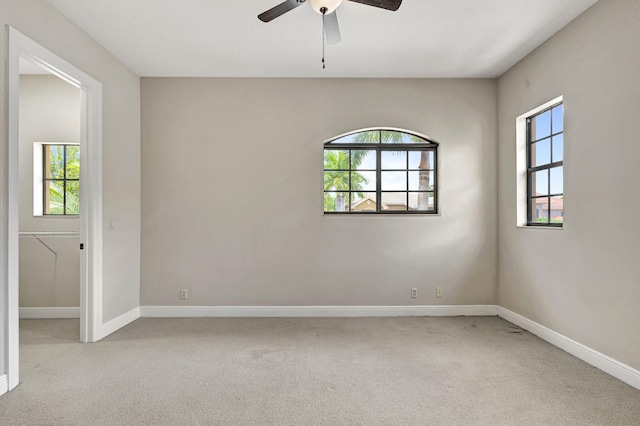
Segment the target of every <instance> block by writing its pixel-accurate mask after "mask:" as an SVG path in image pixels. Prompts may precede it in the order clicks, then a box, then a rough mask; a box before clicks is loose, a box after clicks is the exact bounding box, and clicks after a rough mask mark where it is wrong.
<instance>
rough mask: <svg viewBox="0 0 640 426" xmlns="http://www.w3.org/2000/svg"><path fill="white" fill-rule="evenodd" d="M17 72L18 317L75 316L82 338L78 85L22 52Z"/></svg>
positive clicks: (72, 332)
mask: <svg viewBox="0 0 640 426" xmlns="http://www.w3.org/2000/svg"><path fill="white" fill-rule="evenodd" d="M19 72H20V98H19V114H18V119H19V134H18V138H19V143H20V152H19V159H18V160H19V167H18V171H19V198H20V199H19V216H20V223H19V230H20V231H19V233H20V248H19V265H20V267H19V280H20V283H19V292H20V305H19V307H20V320H21V321H22V320H23V319H36V320H41V319H53V318H57V319H60V318H65V319H74V320H70V321H66V323H68V324H67V328H69V330H68V332H67V334H66V335H67V336H68V337H70V338H71V341H79V339H80V327H79V322H78V321H77V320H75V319H76V318H77V319H79V318H80V253H79V247H80V213H81V212H80V208H79V207H80V203H79V202H80V191H79V189H80V185H81V184H82V183H81V182H80V169H81V168H82V165H81V162H82V153H81V151H80V143H79V142H80V89H78V88H77V87H75V86H73V85H71V84H69V83H67V82H66V81H64V80H62V79H60V78H58V77H57V76H55V75H52V74H51V73H49V72H47V71H46V70H45V69H43V68H42V67H40V66H38V65H36V64H34V63H32V62H29V61H27V60H26V59H23V58H20V66H19ZM37 324H42V322H41V321H36V324H31V327H36V328H37V327H38V325H37ZM74 324H75V326H74ZM23 326H24V324H23ZM74 328H75V330H73V329H74ZM69 332H70V333H69Z"/></svg>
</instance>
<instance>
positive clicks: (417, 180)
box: [409, 170, 435, 191]
mask: <svg viewBox="0 0 640 426" xmlns="http://www.w3.org/2000/svg"><path fill="white" fill-rule="evenodd" d="M433 188H435V179H434V173H433V172H430V171H426V170H424V171H420V172H409V190H410V191H429V190H433Z"/></svg>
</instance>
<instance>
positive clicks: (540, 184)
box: [531, 170, 549, 196]
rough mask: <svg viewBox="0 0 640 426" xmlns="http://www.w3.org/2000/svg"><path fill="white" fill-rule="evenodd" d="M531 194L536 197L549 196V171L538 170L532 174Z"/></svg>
mask: <svg viewBox="0 0 640 426" xmlns="http://www.w3.org/2000/svg"><path fill="white" fill-rule="evenodd" d="M533 184H534V187H533V194H531V195H532V196H536V195H548V194H549V170H540V171H539V172H535V173H533Z"/></svg>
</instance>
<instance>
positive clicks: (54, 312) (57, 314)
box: [20, 307, 80, 319]
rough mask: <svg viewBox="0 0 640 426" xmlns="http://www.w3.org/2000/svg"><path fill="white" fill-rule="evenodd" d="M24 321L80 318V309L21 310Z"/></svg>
mask: <svg viewBox="0 0 640 426" xmlns="http://www.w3.org/2000/svg"><path fill="white" fill-rule="evenodd" d="M20 318H23V319H54V318H58V319H59V318H80V308H78V307H70V308H20Z"/></svg>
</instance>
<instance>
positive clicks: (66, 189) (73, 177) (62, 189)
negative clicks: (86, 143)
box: [42, 144, 80, 215]
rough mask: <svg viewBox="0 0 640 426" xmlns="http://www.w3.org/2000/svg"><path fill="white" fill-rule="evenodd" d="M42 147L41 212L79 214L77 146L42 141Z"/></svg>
mask: <svg viewBox="0 0 640 426" xmlns="http://www.w3.org/2000/svg"><path fill="white" fill-rule="evenodd" d="M42 149H43V156H42V158H43V176H44V179H43V184H44V191H43V197H44V200H43V201H44V202H43V205H44V212H43V213H44V214H45V215H77V214H79V213H80V147H79V146H78V145H69V144H60V145H53V144H46V145H42Z"/></svg>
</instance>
